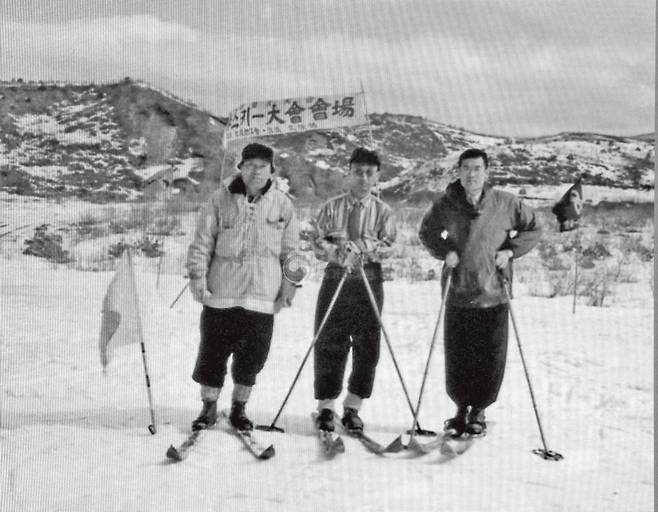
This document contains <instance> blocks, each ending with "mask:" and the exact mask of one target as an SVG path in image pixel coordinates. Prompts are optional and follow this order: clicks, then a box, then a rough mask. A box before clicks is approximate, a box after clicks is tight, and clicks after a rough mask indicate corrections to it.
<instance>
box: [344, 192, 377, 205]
mask: <svg viewBox="0 0 658 512" xmlns="http://www.w3.org/2000/svg"><path fill="white" fill-rule="evenodd" d="M345 197H346V201H347V206H348V207H349V208H352V207H353V206H354V205H355V204H357V203H360V204H361V206H363V207H365V206H368V204H369V203H370V201H371V200H372V194H370V193H368V195H367V196H365V197H364V198H362V199H357V198H356V197H354V196H353V195H352V192H347V194H346V195H345Z"/></svg>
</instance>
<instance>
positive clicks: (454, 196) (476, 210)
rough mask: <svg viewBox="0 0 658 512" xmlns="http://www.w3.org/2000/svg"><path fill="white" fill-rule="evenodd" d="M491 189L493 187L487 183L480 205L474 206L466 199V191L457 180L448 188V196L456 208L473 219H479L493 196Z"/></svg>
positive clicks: (483, 189)
mask: <svg viewBox="0 0 658 512" xmlns="http://www.w3.org/2000/svg"><path fill="white" fill-rule="evenodd" d="M491 189H492V188H491V185H489V184H488V183H485V184H484V187H482V196H481V197H480V200H479V201H478V204H476V205H473V204H471V203H469V202H468V200H467V199H466V191H465V190H464V187H463V186H462V184H461V181H459V180H457V181H454V182H453V183H451V184H450V185H448V187H447V188H446V196H447V197H448V199H449V200H450V202H451V203H452V204H453V205H454V206H455V207H457V208H458V209H460V210H462V211H464V212H466V213H467V214H469V215H470V216H472V217H477V216H478V215H481V214H482V211H483V210H484V206H485V204H486V203H487V202H488V200H489V197H490V196H491Z"/></svg>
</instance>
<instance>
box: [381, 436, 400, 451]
mask: <svg viewBox="0 0 658 512" xmlns="http://www.w3.org/2000/svg"><path fill="white" fill-rule="evenodd" d="M403 449H404V445H403V444H402V436H398V437H396V438H395V439H394V440H393V442H391V444H389V445H388V446H387V447H386V448H384V452H385V453H398V452H401V451H402V450H403Z"/></svg>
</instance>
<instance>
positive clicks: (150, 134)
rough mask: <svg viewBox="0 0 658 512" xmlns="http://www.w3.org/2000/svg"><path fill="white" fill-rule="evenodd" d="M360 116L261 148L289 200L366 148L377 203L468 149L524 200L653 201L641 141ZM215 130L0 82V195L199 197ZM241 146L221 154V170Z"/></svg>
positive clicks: (416, 185)
mask: <svg viewBox="0 0 658 512" xmlns="http://www.w3.org/2000/svg"><path fill="white" fill-rule="evenodd" d="M370 117H371V127H370V128H369V127H360V128H357V129H349V130H347V129H346V130H337V131H332V132H305V133H300V134H291V135H285V136H280V137H277V138H269V139H265V141H267V142H269V143H270V144H272V145H273V146H275V148H276V149H277V153H278V157H277V164H278V168H279V170H280V173H281V175H282V176H283V177H285V178H287V180H288V182H289V184H290V191H291V193H293V194H294V195H295V196H297V197H298V198H300V199H305V200H310V201H316V200H318V199H324V198H326V197H329V196H332V195H335V194H336V193H338V192H339V191H340V190H341V188H342V186H343V179H344V173H345V169H346V166H347V161H348V158H349V154H350V153H351V150H352V149H353V148H354V147H356V146H357V145H374V146H375V147H376V148H377V149H378V150H379V151H380V152H381V154H382V157H383V161H384V165H383V173H382V184H381V189H382V191H383V194H384V196H385V197H388V198H391V199H396V200H400V201H410V202H418V201H422V200H424V199H426V198H427V197H428V196H429V195H431V194H432V193H433V191H436V190H440V189H442V188H443V187H444V186H445V185H446V184H447V183H448V182H449V181H450V180H451V179H452V178H453V173H454V166H455V163H456V160H457V156H458V155H459V153H460V152H461V151H463V150H464V149H466V148H468V147H480V148H483V149H486V150H487V151H488V152H489V153H490V154H491V156H492V162H491V167H492V177H493V179H494V181H495V183H497V184H498V185H501V186H506V187H510V189H511V190H513V191H515V192H520V193H526V194H527V195H528V197H530V196H533V197H535V196H539V197H545V198H553V197H554V196H555V195H559V190H557V189H560V190H563V188H564V187H563V186H562V187H560V185H564V184H567V183H571V182H573V180H574V179H575V177H576V176H579V175H581V174H582V175H584V177H585V184H586V185H587V186H596V187H605V188H606V189H609V190H610V191H611V192H609V193H608V192H606V193H604V194H603V195H604V196H606V197H607V198H609V199H613V200H614V198H615V197H619V198H621V199H637V198H640V199H643V200H652V198H653V192H652V190H653V184H654V172H653V171H654V162H655V149H654V142H653V135H652V134H647V135H642V136H639V137H637V138H628V137H614V136H608V135H597V134H583V133H562V134H558V135H553V136H548V137H539V138H532V139H511V138H506V137H499V136H490V135H482V134H477V133H474V132H470V131H468V130H464V129H460V128H456V127H454V126H449V125H445V124H442V123H439V122H435V121H431V120H428V119H424V118H422V117H417V116H408V115H398V114H372V115H371V116H370ZM222 133H223V125H222V123H221V120H220V119H219V118H217V117H214V116H212V115H210V114H209V113H207V112H204V111H202V110H200V109H198V108H196V107H195V106H194V105H192V104H190V103H189V102H186V101H184V100H182V99H180V98H177V97H175V96H173V95H171V94H169V93H167V92H166V91H162V90H158V89H155V88H153V87H151V86H148V85H147V84H143V83H140V82H135V81H132V80H129V79H126V80H124V81H122V82H118V83H111V84H103V85H93V84H88V85H81V84H61V83H18V82H0V191H6V192H8V193H11V194H21V195H37V196H44V197H78V198H81V199H86V200H92V201H108V200H125V199H130V198H135V197H138V196H140V195H141V194H142V192H143V190H144V184H145V182H146V181H147V180H148V178H149V177H150V176H153V175H154V174H156V173H157V172H162V170H163V169H165V168H167V167H173V168H174V173H175V174H176V173H178V175H185V176H188V175H190V176H192V177H194V178H196V179H197V180H199V181H201V186H200V188H201V189H202V190H206V191H207V190H209V189H212V188H214V187H215V186H216V182H217V180H218V178H219V172H218V171H219V169H220V166H221V162H222V157H223V149H222V147H221V140H222ZM371 133H372V139H371ZM245 143H246V141H236V142H234V143H233V144H232V145H231V147H230V148H229V152H228V157H227V159H226V170H227V172H230V169H231V168H232V166H233V165H234V163H235V161H236V156H235V155H236V153H239V150H240V148H241V146H242V145H243V144H245ZM521 189H525V190H524V191H521ZM606 194H607V195H606Z"/></svg>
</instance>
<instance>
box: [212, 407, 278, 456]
mask: <svg viewBox="0 0 658 512" xmlns="http://www.w3.org/2000/svg"><path fill="white" fill-rule="evenodd" d="M221 415H222V417H223V418H224V419H226V420H228V413H227V412H226V411H222V413H221ZM229 428H230V429H231V432H232V433H233V434H235V435H236V436H238V437H239V438H240V440H241V441H242V443H243V444H244V445H245V447H246V448H247V450H249V453H251V454H252V455H253V456H254V457H256V458H257V459H259V460H267V459H271V458H272V457H274V455H275V453H276V452H275V450H274V445H272V444H270V445H269V446H266V445H264V444H262V443H261V442H260V441H258V439H256V437H254V435H253V432H252V431H251V430H238V429H237V428H234V427H233V426H231V424H230V423H229Z"/></svg>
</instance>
